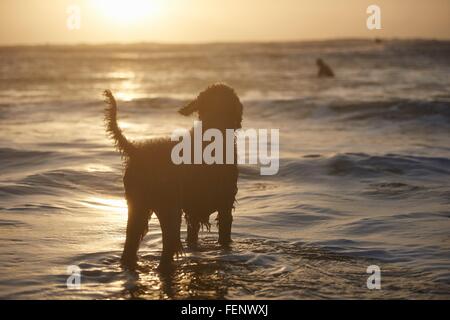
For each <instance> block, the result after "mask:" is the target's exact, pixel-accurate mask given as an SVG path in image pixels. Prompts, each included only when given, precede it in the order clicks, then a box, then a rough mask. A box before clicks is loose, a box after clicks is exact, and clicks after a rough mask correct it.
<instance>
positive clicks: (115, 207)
mask: <svg viewBox="0 0 450 320" xmlns="http://www.w3.org/2000/svg"><path fill="white" fill-rule="evenodd" d="M83 204H84V205H85V206H86V207H89V208H93V209H96V210H101V211H106V212H113V213H117V214H119V215H121V216H123V217H126V214H127V211H128V206H127V202H126V201H125V200H124V199H119V198H99V197H89V198H87V199H86V200H84V201H83Z"/></svg>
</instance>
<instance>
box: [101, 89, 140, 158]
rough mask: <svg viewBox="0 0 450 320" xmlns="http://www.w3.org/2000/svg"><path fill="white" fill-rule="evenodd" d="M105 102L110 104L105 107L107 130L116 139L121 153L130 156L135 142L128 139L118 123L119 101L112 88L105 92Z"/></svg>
mask: <svg viewBox="0 0 450 320" xmlns="http://www.w3.org/2000/svg"><path fill="white" fill-rule="evenodd" d="M103 95H104V96H105V98H106V99H105V102H106V103H107V104H108V106H107V107H106V108H105V124H106V132H107V133H108V134H109V136H110V137H111V138H112V139H113V140H114V143H115V145H116V147H117V149H118V150H119V151H120V153H121V154H122V155H124V156H130V155H131V154H132V153H133V151H134V150H135V148H136V147H135V146H134V145H133V143H131V142H130V141H128V140H127V138H126V137H125V136H124V135H123V133H122V130H120V128H119V126H118V125H117V103H116V99H115V98H114V96H113V94H112V93H111V91H110V90H105V91H104V92H103Z"/></svg>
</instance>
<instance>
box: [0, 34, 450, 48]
mask: <svg viewBox="0 0 450 320" xmlns="http://www.w3.org/2000/svg"><path fill="white" fill-rule="evenodd" d="M375 39H381V40H383V41H395V40H397V41H399V40H400V41H450V37H448V38H444V37H442V38H440V37H401V36H399V37H396V36H393V37H381V36H374V37H333V38H310V39H285V40H211V41H208V40H206V41H185V42H182V41H179V42H178V41H146V40H145V41H129V42H121V41H104V42H103V41H100V42H93V41H83V42H76V43H69V42H59V41H57V42H28V43H25V42H18V43H10V44H0V47H2V48H4V47H50V46H54V47H58V46H61V47H70V46H72V47H77V46H114V45H115V46H123V45H214V44H271V43H301V42H305V43H306V42H329V41H374V40H375Z"/></svg>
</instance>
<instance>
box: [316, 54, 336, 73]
mask: <svg viewBox="0 0 450 320" xmlns="http://www.w3.org/2000/svg"><path fill="white" fill-rule="evenodd" d="M316 64H317V66H318V67H319V73H318V76H319V78H323V77H334V72H333V70H331V68H330V66H329V65H327V64H326V63H325V62H323V60H322V59H317V61H316Z"/></svg>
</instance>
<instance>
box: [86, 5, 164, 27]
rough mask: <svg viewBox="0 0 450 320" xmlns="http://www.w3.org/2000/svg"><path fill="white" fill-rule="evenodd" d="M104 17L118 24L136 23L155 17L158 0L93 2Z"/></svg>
mask: <svg viewBox="0 0 450 320" xmlns="http://www.w3.org/2000/svg"><path fill="white" fill-rule="evenodd" d="M92 2H93V3H94V5H95V6H96V7H97V10H99V11H100V12H101V13H102V14H103V15H105V16H106V17H107V18H109V19H111V20H114V22H118V23H125V24H130V23H136V22H139V21H142V20H143V19H144V18H148V17H149V16H152V15H155V14H156V12H157V11H158V9H159V1H158V0H92Z"/></svg>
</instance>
